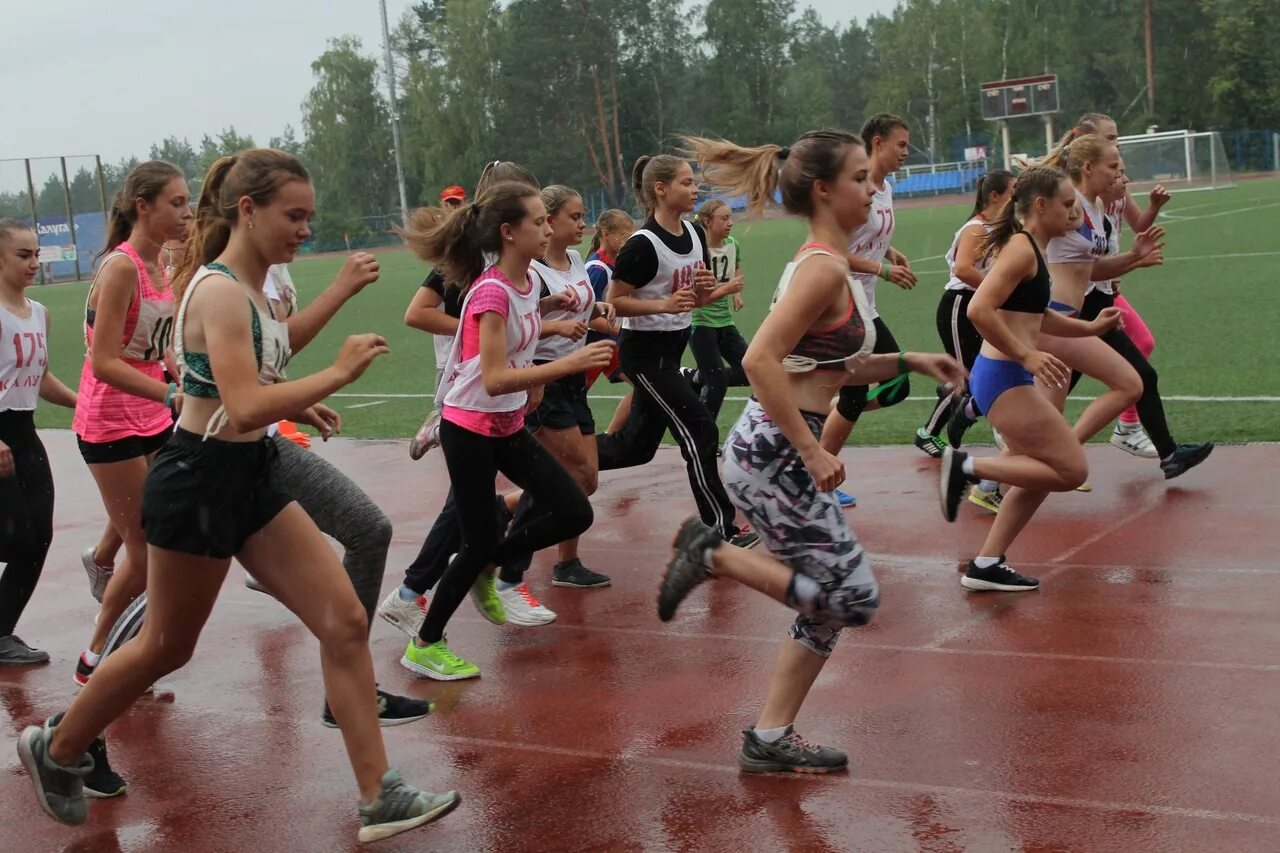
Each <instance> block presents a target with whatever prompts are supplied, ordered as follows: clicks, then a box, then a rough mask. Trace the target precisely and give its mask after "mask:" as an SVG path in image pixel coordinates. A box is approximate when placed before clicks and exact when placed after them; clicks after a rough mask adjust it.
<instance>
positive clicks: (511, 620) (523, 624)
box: [505, 613, 556, 628]
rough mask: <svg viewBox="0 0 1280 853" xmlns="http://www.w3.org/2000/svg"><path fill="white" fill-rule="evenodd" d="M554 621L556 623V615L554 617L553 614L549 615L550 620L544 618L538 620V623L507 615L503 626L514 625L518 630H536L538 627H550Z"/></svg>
mask: <svg viewBox="0 0 1280 853" xmlns="http://www.w3.org/2000/svg"><path fill="white" fill-rule="evenodd" d="M554 621H556V615H555V614H554V613H553V614H551V618H550V619H545V618H544V619H541V620H539V621H535V620H534V619H532V618H530V619H523V618H517V617H515V616H510V615H508V616H507V621H506V623H505V624H507V625H515V626H517V627H520V628H537V627H539V626H541V625H550V624H551V623H552V622H554Z"/></svg>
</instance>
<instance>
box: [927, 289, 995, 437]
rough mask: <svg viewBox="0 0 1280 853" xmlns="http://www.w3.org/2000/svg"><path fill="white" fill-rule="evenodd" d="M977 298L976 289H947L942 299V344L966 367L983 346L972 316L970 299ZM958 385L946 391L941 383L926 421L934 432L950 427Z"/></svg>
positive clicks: (939, 312) (969, 367) (933, 433)
mask: <svg viewBox="0 0 1280 853" xmlns="http://www.w3.org/2000/svg"><path fill="white" fill-rule="evenodd" d="M971 301H973V291H972V290H969V289H968V288H965V289H964V290H944V291H943V292H942V299H941V300H940V301H939V302H938V314H937V318H936V319H937V323H938V337H939V338H941V339H942V347H943V349H945V350H946V351H947V355H949V356H951V357H952V358H958V359H960V362H961V363H962V364H963V365H964V367H965V370H971V369H973V362H974V361H975V360H976V359H977V358H978V350H980V349H982V335H980V334H979V333H978V330H977V329H976V328H975V327H974V325H973V321H972V320H970V319H969V314H968V310H969V303H970V302H971ZM957 393H959V391H958V389H955V390H952V391H951V392H949V393H948V392H946V391H944V390H943V387H942V386H941V385H939V386H938V404H937V405H936V406H934V407H933V413H932V414H930V415H929V420H928V421H927V422H926V423H925V425H924V428H925V431H926V432H928V433H929V435H932V436H935V437H937V436H939V435H941V434H942V430H943V429H944V428H945V427H946V425H947V421H948V420H949V419H950V416H951V406H952V405H953V404H954V403H955V402H956V399H957V397H956V395H957Z"/></svg>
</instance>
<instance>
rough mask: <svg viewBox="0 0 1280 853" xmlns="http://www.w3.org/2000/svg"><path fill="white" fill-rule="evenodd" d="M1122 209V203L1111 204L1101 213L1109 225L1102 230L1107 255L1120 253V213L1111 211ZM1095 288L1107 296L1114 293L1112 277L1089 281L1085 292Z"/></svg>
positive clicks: (1087, 292) (1090, 291)
mask: <svg viewBox="0 0 1280 853" xmlns="http://www.w3.org/2000/svg"><path fill="white" fill-rule="evenodd" d="M1123 209H1124V208H1123V203H1122V204H1121V206H1120V207H1116V206H1115V205H1111V206H1110V207H1108V208H1107V212H1106V213H1105V214H1103V216H1104V217H1105V218H1106V222H1107V223H1108V226H1109V227H1105V228H1104V230H1105V231H1106V233H1107V255H1108V256H1111V255H1118V254H1120V215H1119V213H1112V211H1113V210H1123ZM1095 290H1097V291H1101V292H1102V293H1105V294H1107V295H1108V296H1110V295H1112V294H1114V293H1115V288H1114V287H1113V286H1112V279H1107V280H1106V281H1091V282H1089V286H1088V288H1086V289H1085V294H1086V295H1087V294H1089V293H1092V292H1093V291H1095Z"/></svg>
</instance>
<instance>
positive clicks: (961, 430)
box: [947, 391, 978, 447]
mask: <svg viewBox="0 0 1280 853" xmlns="http://www.w3.org/2000/svg"><path fill="white" fill-rule="evenodd" d="M972 400H973V397H972V396H971V395H970V394H969V392H968V391H966V392H965V393H963V394H961V395H960V399H959V400H957V401H956V404H955V406H954V407H952V409H951V417H950V419H948V421H947V444H950V445H951V446H952V447H959V446H960V445H961V444H963V443H964V434H965V433H966V432H968V431H969V427H971V426H973V425H974V424H976V423H977V422H978V421H977V419H976V418H971V417H969V415H968V414H967V413H968V410H969V403H970V402H972Z"/></svg>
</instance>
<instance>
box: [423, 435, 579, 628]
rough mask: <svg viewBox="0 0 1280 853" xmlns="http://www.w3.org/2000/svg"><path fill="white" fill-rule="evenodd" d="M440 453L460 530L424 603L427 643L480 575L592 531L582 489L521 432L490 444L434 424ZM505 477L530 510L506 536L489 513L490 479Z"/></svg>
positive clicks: (489, 440) (479, 437) (486, 439)
mask: <svg viewBox="0 0 1280 853" xmlns="http://www.w3.org/2000/svg"><path fill="white" fill-rule="evenodd" d="M440 446H441V447H442V448H443V450H444V459H445V464H447V465H448V466H449V479H450V480H451V481H452V482H453V496H454V500H455V502H456V504H457V516H458V525H459V526H460V527H461V529H462V541H461V547H460V548H459V550H458V556H457V557H456V558H455V559H454V560H453V562H452V563H450V564H449V567H448V569H446V570H445V573H444V577H442V578H441V579H440V584H439V586H438V587H437V588H436V594H435V595H433V596H432V597H431V605H430V606H429V607H428V608H427V618H426V619H425V620H424V621H423V623H422V629H421V630H420V631H419V632H418V636H419V637H421V638H422V640H423V641H424V642H427V643H434V642H437V641H439V640H440V639H441V638H443V637H444V629H445V625H447V624H448V622H449V619H450V618H451V617H452V616H453V614H454V611H456V610H457V609H458V605H459V604H461V603H462V599H464V598H466V596H467V592H468V590H470V589H471V585H472V584H474V583H475V581H476V578H478V577H479V576H480V573H481V572H482V571H484V570H485V569H486V568H488V567H489V566H491V565H493V564H495V563H502V562H504V561H506V560H509V559H511V558H512V557H515V556H519V555H521V554H532V553H533V552H535V551H540V550H542V549H543V548H549V547H550V546H552V545H555V544H556V543H558V542H563V541H564V540H566V539H572V538H573V537H575V536H578V535H579V534H581V533H582V532H584V531H585V530H586V529H587V528H588V527H590V526H591V521H592V514H591V503H590V502H589V501H588V500H587V496H586V495H585V494H584V493H583V491H582V488H581V487H580V486H579V485H578V484H577V482H576V481H575V480H574V479H573V477H571V476H570V475H569V472H568V471H566V470H565V469H564V466H562V465H561V464H560V463H559V462H558V461H556V458H555V457H554V456H552V455H551V453H550V452H548V451H547V449H546V448H545V447H543V446H542V444H541V443H539V442H538V440H537V439H536V438H534V437H533V435H532V434H531V433H530V432H529V431H528V430H524V429H522V430H520V431H519V432H517V433H515V434H514V435H509V436H505V437H503V438H492V437H490V436H484V435H479V434H478V433H474V432H471V431H470V430H468V429H463V428H462V427H460V426H457V425H456V424H453V423H450V422H449V421H447V420H442V421H441V422H440ZM499 472H500V473H502V474H504V475H505V476H506V477H507V478H508V479H509V480H511V482H513V483H515V484H516V485H517V486H519V487H520V488H522V489H524V490H525V493H526V494H527V495H529V497H530V501H531V502H532V507H531V510H530V512H529V513H528V515H527V516H526V517H525V518H524V519H522V520H521V521H520V523H517V524H513V525H512V527H511V530H510V532H508V533H507V535H506V536H505V537H503V536H501V534H500V533H499V531H498V518H497V515H496V514H495V513H494V506H493V504H494V499H495V497H496V495H495V490H494V487H493V485H494V478H495V477H496V476H497V474H498V473H499Z"/></svg>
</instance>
